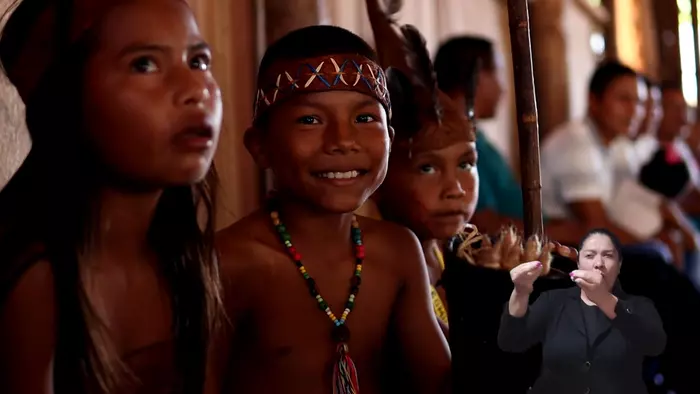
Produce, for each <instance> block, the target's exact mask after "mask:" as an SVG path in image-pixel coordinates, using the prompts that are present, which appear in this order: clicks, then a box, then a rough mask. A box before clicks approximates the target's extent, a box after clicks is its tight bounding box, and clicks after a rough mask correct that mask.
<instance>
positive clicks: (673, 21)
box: [652, 1, 683, 86]
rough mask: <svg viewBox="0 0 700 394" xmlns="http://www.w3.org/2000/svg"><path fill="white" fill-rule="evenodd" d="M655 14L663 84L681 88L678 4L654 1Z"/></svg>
mask: <svg viewBox="0 0 700 394" xmlns="http://www.w3.org/2000/svg"><path fill="white" fill-rule="evenodd" d="M652 4H653V13H654V17H655V18H656V26H657V34H658V35H659V44H658V45H659V58H660V59H663V61H662V62H661V69H660V70H659V71H660V72H659V74H660V77H661V81H662V82H667V83H671V84H676V85H677V86H681V83H682V81H683V78H682V76H681V51H680V45H679V42H678V7H677V5H676V2H675V1H673V2H670V3H669V2H666V1H653V2H652Z"/></svg>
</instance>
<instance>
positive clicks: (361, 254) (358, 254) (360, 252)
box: [355, 245, 365, 259]
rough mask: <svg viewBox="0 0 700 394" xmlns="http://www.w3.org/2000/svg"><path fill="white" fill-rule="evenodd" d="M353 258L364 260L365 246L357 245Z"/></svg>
mask: <svg viewBox="0 0 700 394" xmlns="http://www.w3.org/2000/svg"><path fill="white" fill-rule="evenodd" d="M355 256H356V257H357V258H358V259H364V258H365V246H364V245H357V249H356V250H355Z"/></svg>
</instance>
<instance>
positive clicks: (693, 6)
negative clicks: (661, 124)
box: [690, 0, 700, 123]
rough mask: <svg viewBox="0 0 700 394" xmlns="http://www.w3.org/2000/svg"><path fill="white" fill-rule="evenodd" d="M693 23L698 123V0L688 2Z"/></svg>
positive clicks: (699, 59)
mask: <svg viewBox="0 0 700 394" xmlns="http://www.w3.org/2000/svg"><path fill="white" fill-rule="evenodd" d="M690 13H691V16H692V21H693V22H692V23H693V46H694V47H695V87H696V88H695V89H696V90H697V91H696V93H695V97H696V101H695V102H696V105H695V122H696V123H697V122H698V121H700V41H698V0H690Z"/></svg>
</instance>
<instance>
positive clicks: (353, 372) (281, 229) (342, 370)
mask: <svg viewBox="0 0 700 394" xmlns="http://www.w3.org/2000/svg"><path fill="white" fill-rule="evenodd" d="M270 218H271V219H272V224H273V225H274V226H275V229H276V230H277V233H278V234H279V238H280V240H281V241H282V243H283V244H284V246H285V247H286V248H287V253H289V256H290V257H291V258H292V260H293V261H294V264H295V265H296V266H297V269H298V270H299V273H301V276H302V277H303V278H304V280H306V285H307V286H308V288H309V292H310V293H311V296H312V297H314V298H315V299H316V301H317V302H318V306H319V308H320V309H321V310H322V311H323V312H324V313H325V314H326V315H327V316H328V318H329V319H330V320H331V322H333V329H332V331H331V337H332V339H333V341H334V342H335V343H336V344H337V351H338V361H337V362H336V364H335V367H334V368H333V394H358V393H359V392H360V386H359V381H358V377H357V369H356V368H355V363H354V362H353V361H352V359H351V358H350V354H349V351H348V342H349V340H350V330H349V329H348V327H347V325H346V324H345V322H346V321H347V319H348V316H349V315H350V312H352V309H353V306H354V305H355V297H357V293H358V292H359V291H360V283H362V263H363V261H364V259H365V247H364V245H363V244H362V232H361V231H360V225H359V224H358V222H357V217H355V216H353V218H352V227H351V229H350V236H351V238H352V243H353V246H354V249H355V272H354V274H353V276H352V279H351V280H350V295H349V296H348V300H347V302H346V303H345V310H343V313H342V315H340V319H338V318H337V317H336V315H335V314H334V313H333V311H331V308H330V306H329V305H328V303H327V302H326V301H325V300H324V299H323V297H322V296H321V294H320V292H319V290H318V287H317V286H316V281H315V280H314V279H313V278H312V277H311V275H309V273H308V272H307V271H306V267H304V264H303V263H302V262H301V254H299V252H298V251H297V250H296V248H295V247H294V245H292V239H291V236H290V235H289V232H288V231H287V228H286V227H285V226H284V224H282V222H281V221H280V215H279V212H278V211H276V210H274V209H271V210H270Z"/></svg>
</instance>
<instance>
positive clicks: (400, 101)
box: [367, 0, 476, 154]
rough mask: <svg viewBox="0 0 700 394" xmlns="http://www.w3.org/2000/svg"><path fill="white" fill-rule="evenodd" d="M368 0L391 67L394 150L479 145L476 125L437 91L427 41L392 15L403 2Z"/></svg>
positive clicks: (383, 58) (384, 59) (377, 37)
mask: <svg viewBox="0 0 700 394" xmlns="http://www.w3.org/2000/svg"><path fill="white" fill-rule="evenodd" d="M386 3H387V5H386V7H385V8H386V11H385V10H384V9H382V7H381V6H380V4H379V0H367V12H368V14H369V20H370V23H371V25H372V31H373V33H374V38H375V42H376V48H377V54H378V55H379V61H380V63H381V65H382V67H384V68H385V69H387V80H388V87H389V92H390V96H391V101H392V115H393V116H392V122H391V124H392V126H393V127H394V130H395V131H396V140H395V141H394V145H393V146H394V148H399V149H402V150H407V151H408V152H409V154H410V153H411V152H420V151H427V150H439V149H442V148H445V147H448V146H450V145H453V144H455V143H458V142H472V141H475V138H476V136H475V129H474V122H473V120H472V119H469V118H468V117H467V115H466V114H465V112H466V109H465V108H461V106H460V105H458V104H457V103H456V102H454V101H453V100H451V99H450V98H449V97H448V96H447V95H446V94H445V93H443V92H442V91H440V90H439V89H438V87H437V79H436V77H435V71H434V70H433V64H432V61H431V60H430V55H429V54H428V49H427V48H426V43H425V39H424V38H423V36H422V35H421V34H420V32H419V31H418V30H417V29H416V28H415V27H414V26H411V25H404V26H400V27H398V29H399V31H400V33H399V31H397V30H396V28H395V27H394V25H396V22H395V21H394V20H393V19H392V15H394V14H395V13H397V12H398V11H399V10H400V9H401V5H402V2H401V1H400V0H391V1H387V2H386Z"/></svg>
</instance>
